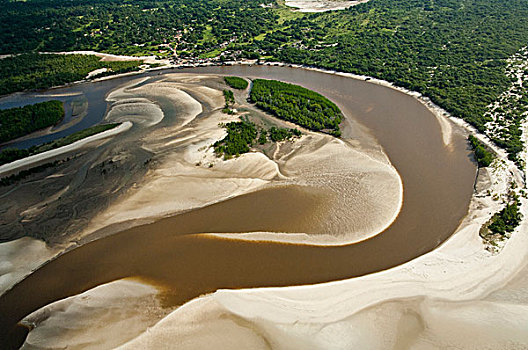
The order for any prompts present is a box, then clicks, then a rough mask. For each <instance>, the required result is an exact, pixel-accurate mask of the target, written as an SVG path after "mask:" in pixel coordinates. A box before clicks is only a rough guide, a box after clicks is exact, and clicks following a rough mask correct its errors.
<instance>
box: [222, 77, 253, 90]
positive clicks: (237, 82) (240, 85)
mask: <svg viewBox="0 0 528 350" xmlns="http://www.w3.org/2000/svg"><path fill="white" fill-rule="evenodd" d="M224 81H225V83H226V84H227V85H229V86H230V87H232V88H233V89H238V90H244V89H245V88H247V87H248V82H247V80H246V79H243V78H240V77H224Z"/></svg>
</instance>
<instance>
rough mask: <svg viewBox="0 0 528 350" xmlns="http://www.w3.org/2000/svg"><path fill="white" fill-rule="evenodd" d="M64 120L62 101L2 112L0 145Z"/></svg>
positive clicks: (0, 115) (0, 118) (0, 113)
mask: <svg viewBox="0 0 528 350" xmlns="http://www.w3.org/2000/svg"><path fill="white" fill-rule="evenodd" d="M62 118H64V108H63V106H62V102H60V101H47V102H41V103H36V104H34V105H28V106H24V107H18V108H10V109H4V110H0V143H3V142H7V141H9V140H13V139H16V138H17V137H21V136H24V135H27V134H30V133H32V132H33V131H36V130H40V129H43V128H46V127H48V126H52V125H55V124H57V123H58V122H59V121H60V120H62Z"/></svg>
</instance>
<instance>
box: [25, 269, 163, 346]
mask: <svg viewBox="0 0 528 350" xmlns="http://www.w3.org/2000/svg"><path fill="white" fill-rule="evenodd" d="M157 293H158V291H157V289H156V288H154V287H151V286H148V285H146V284H143V283H140V282H138V281H133V280H127V279H125V280H118V281H114V282H111V283H108V284H104V285H101V286H98V287H96V288H93V289H91V290H89V291H87V292H85V293H82V294H79V295H77V296H73V297H70V298H67V299H64V300H60V301H57V302H55V303H52V304H50V305H49V306H48V307H46V308H45V309H41V310H39V311H36V312H34V313H32V314H31V315H29V316H28V317H27V318H26V320H25V323H26V324H27V325H28V326H30V327H31V326H32V325H35V324H38V325H39V326H38V327H37V328H35V330H34V331H32V332H31V334H30V335H29V336H28V338H27V340H26V342H25V344H24V346H23V347H22V349H47V348H48V347H47V343H48V339H53V342H54V344H53V346H54V347H56V348H68V349H101V346H103V347H105V348H113V347H115V346H117V345H120V344H122V343H123V342H126V341H128V340H130V339H133V338H135V337H136V336H137V335H138V334H140V333H141V332H143V331H144V330H145V329H147V328H148V327H150V326H152V325H154V324H155V323H156V321H157V320H158V319H159V318H160V317H162V316H163V315H165V314H166V312H165V311H164V310H163V309H162V308H161V307H160V305H159V301H158V299H157V298H156V295H157Z"/></svg>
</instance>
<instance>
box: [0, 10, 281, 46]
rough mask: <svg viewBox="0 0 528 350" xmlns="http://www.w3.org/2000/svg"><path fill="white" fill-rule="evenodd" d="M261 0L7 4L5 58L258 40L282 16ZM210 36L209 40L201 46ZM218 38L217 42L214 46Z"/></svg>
mask: <svg viewBox="0 0 528 350" xmlns="http://www.w3.org/2000/svg"><path fill="white" fill-rule="evenodd" d="M260 4H261V1H258V0H229V1H225V0H201V1H199V0H71V1H66V0H27V1H9V0H1V1H0V6H1V7H2V11H0V53H3V54H10V53H17V52H28V51H55V52H56V51H67V50H87V49H90V50H91V49H93V50H97V51H104V52H112V53H127V54H134V53H138V54H139V53H144V52H145V49H146V48H150V49H152V48H157V46H158V45H162V44H169V43H171V42H174V41H175V40H176V39H177V38H181V37H183V39H185V41H186V42H190V43H192V44H193V45H194V44H200V45H206V46H207V45H212V44H214V42H224V41H227V40H230V39H231V38H232V37H233V35H235V36H237V37H239V38H245V37H248V38H249V37H254V36H257V35H259V34H260V33H264V32H265V31H266V30H269V29H271V27H272V26H273V25H274V24H275V23H276V20H277V16H276V15H275V14H274V13H272V12H270V11H268V10H267V9H265V8H263V7H261V6H260ZM205 32H207V39H210V40H207V41H205V42H200V40H201V39H203V38H204V33H205ZM213 39H214V42H212V41H213Z"/></svg>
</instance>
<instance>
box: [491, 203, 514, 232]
mask: <svg viewBox="0 0 528 350" xmlns="http://www.w3.org/2000/svg"><path fill="white" fill-rule="evenodd" d="M521 220H522V214H521V213H520V212H519V205H518V201H517V200H515V201H513V202H512V203H509V204H507V205H506V207H505V208H504V209H502V210H501V211H500V212H498V213H497V214H495V215H494V216H493V217H492V219H491V224H490V225H488V229H489V230H490V231H491V232H493V233H498V234H501V235H504V234H506V233H511V232H513V230H514V229H515V228H516V227H517V226H519V224H520V222H521Z"/></svg>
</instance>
